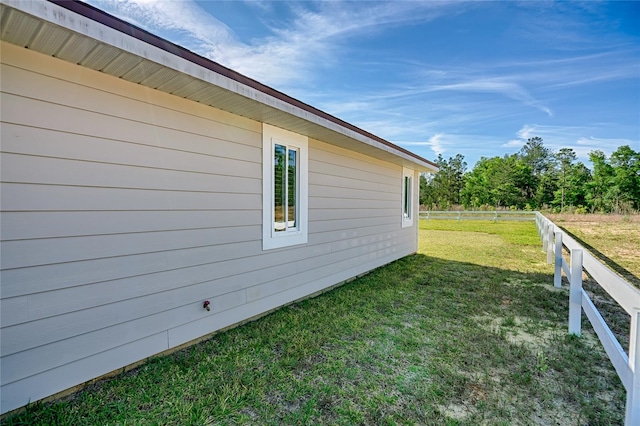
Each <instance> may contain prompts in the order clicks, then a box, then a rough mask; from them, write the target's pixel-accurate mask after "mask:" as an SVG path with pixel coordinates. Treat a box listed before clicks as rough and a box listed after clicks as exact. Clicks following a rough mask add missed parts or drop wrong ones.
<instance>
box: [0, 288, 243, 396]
mask: <svg viewBox="0 0 640 426" xmlns="http://www.w3.org/2000/svg"><path fill="white" fill-rule="evenodd" d="M203 300H204V299H203ZM209 301H210V302H211V311H210V312H208V311H205V310H204V309H203V307H202V304H201V303H198V304H196V305H190V306H182V307H179V308H176V309H173V310H171V311H164V312H162V313H159V314H153V315H149V316H146V317H142V318H139V319H137V320H134V321H132V322H130V323H125V324H117V325H115V326H112V327H106V328H103V329H100V330H97V331H93V332H90V333H85V334H81V335H78V336H73V337H71V338H69V339H65V340H61V341H58V342H54V343H50V344H47V345H43V346H39V347H37V348H33V349H31V350H29V351H24V352H19V353H15V354H12V355H8V356H5V357H4V358H2V367H3V369H4V370H3V375H2V382H3V384H6V383H11V382H14V381H17V380H21V379H24V378H26V377H29V376H32V375H34V374H38V373H41V372H44V371H47V370H50V369H53V368H56V367H59V366H62V365H65V364H68V363H71V362H74V361H77V360H81V359H83V358H86V357H90V356H94V355H96V354H99V353H101V352H103V351H108V350H109V349H111V347H113V346H123V345H127V344H129V343H131V342H134V341H136V340H139V339H140V338H141V336H143V338H144V337H146V336H149V335H153V334H156V333H158V330H162V331H160V333H162V332H163V331H165V330H167V329H169V328H172V327H176V326H179V325H182V324H184V323H185V322H192V321H195V320H197V319H200V318H203V317H206V318H210V319H212V317H214V316H217V315H218V314H220V313H222V312H225V311H227V310H229V309H234V308H236V307H238V306H241V305H243V304H245V303H246V292H245V291H244V290H240V291H235V292H231V293H226V294H223V295H220V296H216V297H210V298H209ZM214 326H215V323H214V324H212V329H211V331H213V330H214V328H213V327H214ZM165 336H166V331H165Z"/></svg>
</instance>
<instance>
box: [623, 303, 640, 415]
mask: <svg viewBox="0 0 640 426" xmlns="http://www.w3.org/2000/svg"><path fill="white" fill-rule="evenodd" d="M629 367H631V371H633V379H632V380H631V387H630V388H629V389H627V410H626V414H625V421H624V424H625V425H626V426H633V425H638V424H640V308H636V309H634V310H633V314H632V315H631V336H630V339H629Z"/></svg>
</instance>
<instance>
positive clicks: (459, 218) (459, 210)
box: [458, 210, 460, 222]
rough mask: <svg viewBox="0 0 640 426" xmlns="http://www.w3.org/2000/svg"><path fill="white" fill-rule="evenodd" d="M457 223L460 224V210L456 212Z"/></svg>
mask: <svg viewBox="0 0 640 426" xmlns="http://www.w3.org/2000/svg"><path fill="white" fill-rule="evenodd" d="M458 222H460V210H458Z"/></svg>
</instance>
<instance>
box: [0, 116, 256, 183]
mask: <svg viewBox="0 0 640 426" xmlns="http://www.w3.org/2000/svg"><path fill="white" fill-rule="evenodd" d="M3 107H5V105H4V104H3ZM7 109H8V110H12V108H11V106H9V107H8V108H3V113H2V118H3V119H6V116H7V115H10V113H9V114H6V113H5V112H4V111H5V110H7ZM35 109H36V111H34V114H42V116H41V117H42V119H43V120H46V119H49V116H56V115H58V113H59V112H60V111H59V109H60V108H51V109H47V108H35ZM38 110H41V111H38ZM67 113H68V114H71V113H72V111H67ZM51 119H52V120H54V121H61V122H62V123H64V122H68V121H69V120H68V119H65V118H64V117H63V116H59V117H56V118H51ZM100 119H101V116H96V117H77V120H81V121H84V120H86V121H88V122H93V123H95V125H96V127H101V124H103V125H104V127H105V129H102V134H110V135H113V134H114V133H117V132H114V131H112V132H109V131H108V130H107V129H106V127H116V128H121V129H122V131H123V132H126V133H127V134H130V133H129V132H130V131H131V132H134V133H135V132H136V131H138V132H139V133H144V134H145V136H144V137H141V138H140V139H138V140H141V141H144V142H145V143H144V144H136V143H119V142H118V141H122V140H123V139H116V142H114V141H113V139H110V140H105V139H104V138H100V137H99V136H97V134H99V132H94V133H95V134H94V135H88V136H89V138H87V135H86V134H82V135H84V136H82V135H81V134H78V133H75V132H74V130H76V129H75V126H72V125H70V124H69V125H67V126H66V127H67V129H53V130H46V131H45V132H46V134H45V135H40V137H41V138H43V139H44V140H45V141H46V143H47V144H49V147H48V149H46V148H45V149H43V150H40V151H45V153H46V152H47V151H49V153H50V154H51V155H52V156H55V157H59V158H64V157H65V155H67V154H68V153H69V152H70V151H72V150H73V148H72V147H73V146H77V145H84V146H83V147H82V148H80V149H79V150H77V151H75V153H73V154H68V155H69V158H70V159H82V160H89V161H96V162H105V163H113V164H124V165H131V166H141V167H151V168H158V169H172V170H180V171H192V172H201V173H212V174H213V173H215V174H219V175H229V176H243V177H249V178H258V179H259V178H261V177H262V173H261V168H260V163H259V162H258V161H247V158H251V159H255V157H256V156H257V154H260V152H259V151H258V150H257V149H253V151H252V154H251V156H250V157H249V156H242V155H241V154H238V155H235V156H236V157H243V158H233V156H234V155H233V153H234V151H233V150H230V149H229V150H227V151H226V152H224V151H222V150H220V151H218V155H221V156H215V155H203V154H200V153H192V152H188V151H184V150H176V149H166V148H155V147H153V146H151V145H150V143H149V142H151V141H149V140H148V139H150V137H155V140H162V139H170V140H172V141H173V143H174V146H176V148H179V147H180V145H179V141H181V140H188V139H189V138H190V135H188V134H184V133H179V134H176V135H166V134H164V133H163V132H159V131H158V129H155V128H154V127H153V126H148V127H147V128H139V127H140V126H137V125H136V126H133V127H127V126H123V123H121V122H118V121H113V122H111V123H101V120H100ZM44 125H45V126H46V124H44ZM59 127H64V126H59ZM143 127H144V126H143ZM25 130H29V128H28V127H24V126H15V125H14V126H11V127H9V128H7V129H4V125H3V131H2V139H3V143H2V149H3V151H4V152H9V150H12V149H13V150H14V151H17V153H23V152H25V153H27V154H30V155H31V154H32V153H35V154H36V155H43V154H42V153H41V152H40V151H38V150H36V147H37V148H40V147H39V145H41V144H42V143H43V142H42V139H40V142H38V140H34V139H31V137H30V134H31V133H37V132H33V131H25ZM23 131H25V134H24V135H23V134H22V132H23ZM12 132H15V133H12ZM123 136H124V135H123ZM26 138H29V139H26ZM5 141H7V142H8V143H6V144H5ZM23 141H24V142H23ZM129 141H132V142H136V140H135V139H134V138H130V140H129ZM206 143H209V144H211V143H213V142H211V141H208V142H206ZM16 145H18V147H16ZM61 145H62V146H61ZM93 147H95V149H92V148H93ZM58 148H59V149H58ZM78 157H80V158H78ZM225 157H226V158H225Z"/></svg>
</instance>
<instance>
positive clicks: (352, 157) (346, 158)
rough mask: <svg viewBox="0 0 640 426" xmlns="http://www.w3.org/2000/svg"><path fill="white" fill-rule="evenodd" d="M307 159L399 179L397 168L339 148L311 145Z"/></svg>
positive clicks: (321, 144) (399, 172)
mask: <svg viewBox="0 0 640 426" xmlns="http://www.w3.org/2000/svg"><path fill="white" fill-rule="evenodd" d="M309 151H310V152H309V157H310V158H311V157H312V158H313V159H314V160H316V161H319V162H322V163H326V164H334V165H336V166H340V167H344V168H347V169H351V170H358V171H364V172H367V173H375V174H378V175H381V176H386V177H388V178H391V179H400V178H401V174H402V169H401V168H400V167H399V166H395V165H393V166H392V167H390V164H389V163H387V162H384V161H382V160H376V159H374V158H372V157H368V156H366V155H364V154H359V153H356V152H353V151H349V150H346V149H344V148H339V147H336V146H332V145H329V144H326V143H317V144H314V143H312V146H311V149H310V150H309Z"/></svg>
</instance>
